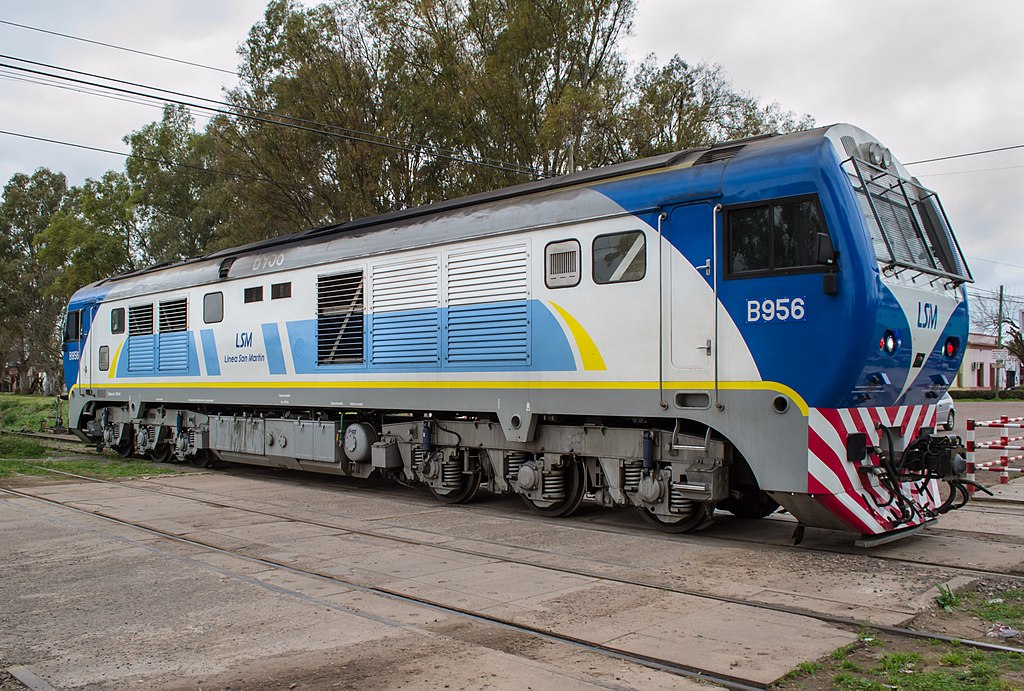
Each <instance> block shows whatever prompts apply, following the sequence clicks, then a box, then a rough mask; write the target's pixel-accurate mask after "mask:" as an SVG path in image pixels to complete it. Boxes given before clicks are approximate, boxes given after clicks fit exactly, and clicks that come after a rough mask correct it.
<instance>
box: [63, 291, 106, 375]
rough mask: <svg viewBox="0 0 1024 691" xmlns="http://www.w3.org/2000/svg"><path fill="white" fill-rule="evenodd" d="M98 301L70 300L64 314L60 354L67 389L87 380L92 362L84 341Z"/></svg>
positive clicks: (90, 372) (86, 338) (87, 335)
mask: <svg viewBox="0 0 1024 691" xmlns="http://www.w3.org/2000/svg"><path fill="white" fill-rule="evenodd" d="M98 304H99V303H98V302H96V301H89V302H72V303H71V304H69V305H68V308H67V312H65V314H64V329H63V334H64V336H63V344H62V346H61V354H62V357H63V364H64V385H65V388H66V390H67V391H69V392H70V391H71V389H72V388H73V387H74V386H75V385H76V384H78V383H80V382H81V381H83V377H84V381H86V382H88V377H89V376H90V375H91V374H92V363H91V362H90V361H91V358H90V357H89V354H88V353H89V351H88V348H87V347H86V342H87V340H88V337H89V331H90V329H91V328H92V323H93V318H94V317H95V316H96V309H97V306H98Z"/></svg>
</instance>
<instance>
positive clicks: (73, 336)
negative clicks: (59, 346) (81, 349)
mask: <svg viewBox="0 0 1024 691" xmlns="http://www.w3.org/2000/svg"><path fill="white" fill-rule="evenodd" d="M80 340H82V310H72V311H70V312H68V317H67V319H66V320H65V322H64V342H65V343H70V342H72V341H80Z"/></svg>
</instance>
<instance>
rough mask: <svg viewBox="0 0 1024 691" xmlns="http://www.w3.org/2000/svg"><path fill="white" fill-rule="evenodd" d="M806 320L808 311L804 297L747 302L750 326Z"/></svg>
mask: <svg viewBox="0 0 1024 691" xmlns="http://www.w3.org/2000/svg"><path fill="white" fill-rule="evenodd" d="M806 318H807V309H806V307H805V306H804V298H802V297H799V298H774V299H768V300H747V323H748V324H771V323H774V322H787V323H788V322H802V321H804V320H805V319H806Z"/></svg>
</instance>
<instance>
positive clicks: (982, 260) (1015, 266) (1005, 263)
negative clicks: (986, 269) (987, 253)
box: [967, 257, 1024, 269]
mask: <svg viewBox="0 0 1024 691" xmlns="http://www.w3.org/2000/svg"><path fill="white" fill-rule="evenodd" d="M967 258H968V259H970V260H971V261H975V262H986V263H988V264H999V265H1000V266H1011V267H1013V268H1014V269H1024V266H1022V265H1020V264H1010V263H1009V262H997V261H996V260H995V259H985V258H983V257H967Z"/></svg>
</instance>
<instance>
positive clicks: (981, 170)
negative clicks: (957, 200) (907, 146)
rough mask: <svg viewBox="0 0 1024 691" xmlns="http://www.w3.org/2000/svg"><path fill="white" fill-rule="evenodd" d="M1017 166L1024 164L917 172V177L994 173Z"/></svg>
mask: <svg viewBox="0 0 1024 691" xmlns="http://www.w3.org/2000/svg"><path fill="white" fill-rule="evenodd" d="M1018 168H1024V165H1020V166H1002V167H1001V168H975V169H974V170H953V171H949V172H947V173H918V177H922V178H939V177H942V176H943V175H968V174H970V173H994V172H996V171H1001V170H1016V169H1018Z"/></svg>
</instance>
